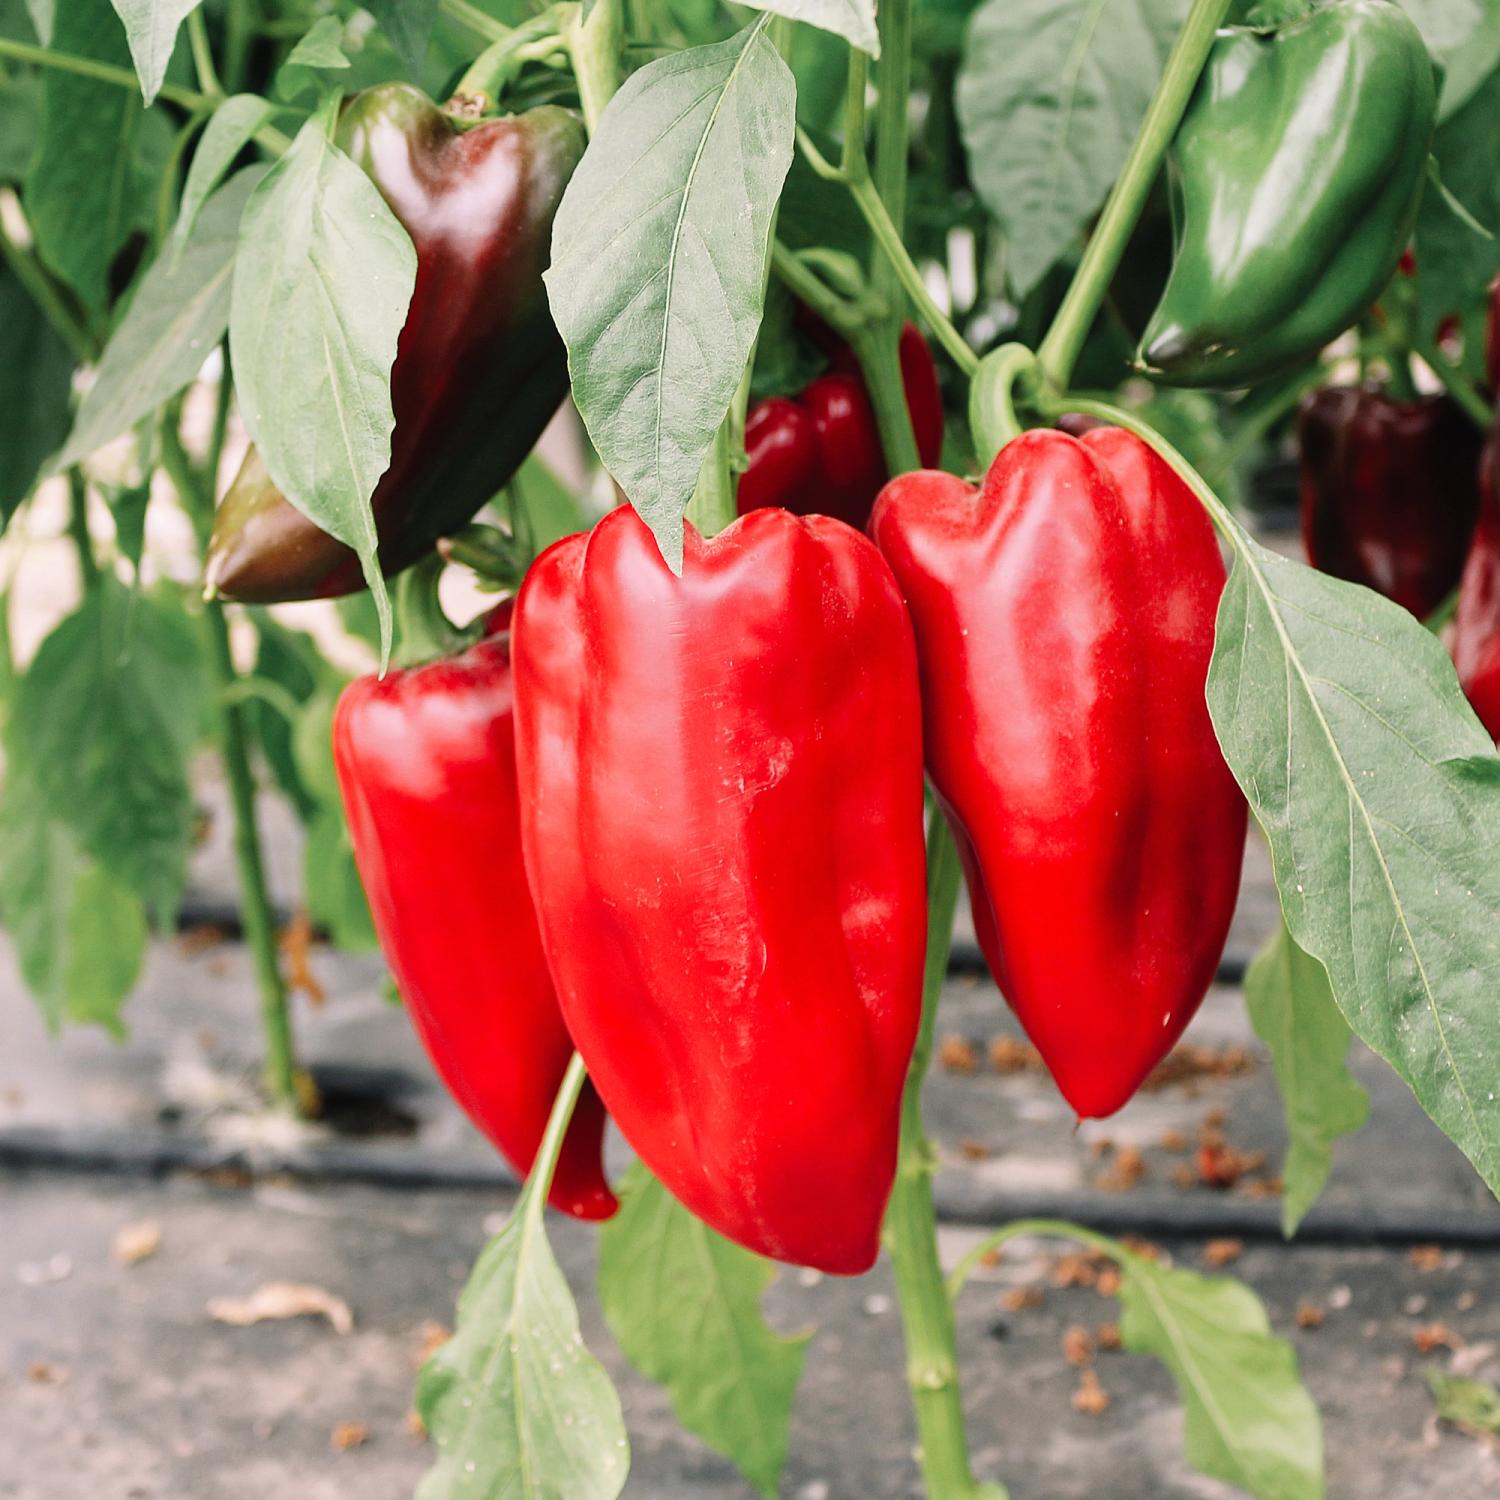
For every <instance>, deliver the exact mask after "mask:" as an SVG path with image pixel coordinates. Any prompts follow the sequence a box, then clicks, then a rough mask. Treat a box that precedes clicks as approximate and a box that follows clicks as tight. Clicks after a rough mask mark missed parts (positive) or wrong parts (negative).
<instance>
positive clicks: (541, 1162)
mask: <svg viewBox="0 0 1500 1500" xmlns="http://www.w3.org/2000/svg"><path fill="white" fill-rule="evenodd" d="M588 1076H589V1075H588V1070H587V1069H586V1068H585V1067H584V1066H583V1059H582V1058H581V1057H580V1056H579V1055H578V1054H577V1053H576V1052H575V1053H574V1054H573V1056H572V1057H571V1058H570V1059H569V1060H568V1070H567V1072H566V1073H564V1074H563V1080H562V1082H561V1083H560V1084H559V1085H558V1087H557V1097H556V1098H555V1099H554V1100H553V1101H552V1113H551V1114H550V1115H548V1116H547V1129H546V1131H545V1133H544V1134H543V1136H542V1144H541V1145H540V1146H538V1147H537V1148H536V1156H535V1157H534V1158H533V1160H532V1163H531V1175H530V1176H529V1177H527V1179H526V1186H525V1187H524V1188H522V1190H521V1202H520V1204H519V1205H518V1210H519V1212H521V1213H523V1214H525V1215H526V1217H527V1218H528V1219H529V1220H530V1221H531V1222H532V1224H533V1225H535V1224H536V1223H538V1222H539V1221H540V1220H541V1217H542V1209H543V1208H544V1207H545V1206H546V1203H547V1194H548V1193H549V1192H550V1191H551V1190H552V1175H553V1173H554V1172H556V1171H557V1159H558V1157H559V1156H561V1155H562V1144H563V1138H564V1137H565V1136H566V1135H567V1133H568V1122H569V1121H570V1120H572V1118H573V1110H574V1108H575V1107H576V1105H577V1104H578V1096H579V1095H580V1094H581V1093H582V1092H583V1083H584V1080H585V1079H586V1078H587V1077H588Z"/></svg>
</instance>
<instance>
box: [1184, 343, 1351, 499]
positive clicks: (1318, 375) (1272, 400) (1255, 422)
mask: <svg viewBox="0 0 1500 1500" xmlns="http://www.w3.org/2000/svg"><path fill="white" fill-rule="evenodd" d="M1327 374H1328V371H1327V370H1326V369H1325V368H1324V367H1323V366H1322V365H1321V364H1313V365H1311V366H1309V367H1308V368H1307V369H1306V370H1303V371H1302V372H1301V374H1300V375H1297V376H1294V377H1293V378H1292V379H1290V380H1289V381H1288V382H1287V383H1286V384H1285V385H1284V386H1282V388H1281V389H1280V390H1278V391H1274V392H1272V393H1271V394H1270V395H1269V396H1267V397H1266V398H1265V399H1263V400H1259V401H1257V402H1256V403H1255V406H1254V409H1253V410H1248V411H1245V412H1244V415H1243V416H1241V417H1240V420H1239V422H1238V424H1237V425H1236V427H1235V429H1234V436H1233V437H1232V438H1231V439H1230V440H1229V442H1228V443H1227V444H1226V445H1225V447H1224V451H1223V453H1222V455H1221V456H1220V458H1219V461H1218V463H1217V464H1215V465H1214V467H1213V469H1212V470H1210V471H1208V472H1207V473H1205V475H1204V478H1205V479H1208V480H1210V481H1215V480H1220V479H1222V478H1224V476H1225V475H1226V474H1229V473H1230V472H1232V470H1233V469H1234V466H1235V465H1236V464H1237V463H1238V462H1239V461H1240V460H1241V459H1242V458H1243V457H1244V456H1245V455H1246V454H1247V453H1248V452H1249V451H1250V450H1251V449H1252V448H1253V447H1254V446H1255V445H1256V443H1258V442H1259V441H1260V440H1261V438H1263V437H1264V436H1265V435H1266V433H1268V432H1269V431H1270V430H1271V428H1273V427H1274V426H1275V425H1276V424H1277V423H1278V422H1279V421H1280V420H1281V419H1282V418H1283V417H1284V416H1286V414H1287V413H1288V412H1290V411H1291V410H1292V409H1293V408H1294V407H1295V406H1296V405H1297V404H1298V402H1300V401H1301V400H1302V398H1303V397H1304V396H1305V395H1306V394H1307V393H1308V392H1309V391H1311V390H1316V389H1317V387H1318V386H1320V385H1322V384H1323V381H1324V380H1325V378H1326V377H1327ZM1247 404H1248V403H1247Z"/></svg>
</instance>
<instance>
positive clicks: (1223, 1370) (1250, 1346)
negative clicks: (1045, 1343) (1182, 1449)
mask: <svg viewBox="0 0 1500 1500" xmlns="http://www.w3.org/2000/svg"><path fill="white" fill-rule="evenodd" d="M1120 1266H1121V1270H1122V1271H1123V1272H1124V1276H1123V1277H1122V1279H1121V1283H1120V1303H1121V1307H1122V1311H1123V1316H1122V1318H1121V1320H1120V1334H1121V1337H1122V1338H1123V1340H1124V1343H1125V1347H1126V1348H1127V1349H1129V1350H1131V1351H1133V1352H1135V1353H1141V1354H1154V1355H1156V1357H1157V1358H1158V1359H1160V1360H1161V1361H1162V1362H1163V1363H1164V1364H1165V1365H1166V1366H1167V1367H1168V1368H1169V1369H1170V1370H1171V1371H1172V1374H1173V1376H1174V1377H1175V1378H1176V1381H1177V1388H1178V1390H1179V1391H1180V1392H1181V1395H1182V1401H1183V1406H1184V1408H1185V1410H1186V1414H1187V1455H1188V1459H1189V1461H1190V1462H1191V1463H1192V1464H1193V1466H1194V1467H1195V1468H1197V1469H1200V1470H1201V1471H1202V1472H1203V1473H1205V1474H1210V1475H1212V1476H1213V1477H1214V1478H1216V1479H1223V1480H1227V1481H1228V1482H1229V1483H1230V1484H1236V1485H1239V1486H1240V1487H1241V1488H1242V1489H1245V1490H1248V1491H1249V1492H1250V1493H1251V1494H1252V1495H1254V1496H1256V1500H1321V1497H1322V1495H1323V1432H1322V1424H1321V1423H1320V1422H1319V1420H1318V1409H1317V1407H1315V1406H1314V1405H1313V1402H1312V1398H1311V1397H1310V1396H1309V1395H1308V1394H1307V1391H1306V1390H1305V1389H1304V1388H1303V1386H1302V1383H1301V1381H1300V1380H1299V1379H1298V1376H1297V1356H1296V1354H1295V1353H1293V1351H1292V1347H1291V1345H1290V1344H1288V1343H1286V1342H1285V1341H1284V1340H1282V1339H1279V1338H1276V1337H1275V1336H1274V1335H1273V1334H1272V1333H1271V1329H1270V1324H1269V1323H1268V1322H1267V1321H1266V1312H1265V1309H1264V1308H1263V1307H1262V1306H1261V1305H1260V1302H1259V1300H1258V1299H1257V1298H1256V1296H1255V1293H1254V1292H1252V1291H1251V1290H1250V1288H1249V1287H1247V1286H1244V1285H1242V1284H1241V1283H1240V1282H1237V1281H1234V1280H1231V1279H1230V1278H1227V1277H1213V1278H1209V1277H1205V1276H1199V1275H1196V1274H1195V1273H1194V1272H1192V1271H1174V1270H1168V1269H1165V1268H1164V1267H1161V1266H1158V1265H1155V1264H1153V1263H1152V1262H1151V1261H1148V1260H1144V1259H1142V1258H1141V1257H1139V1256H1136V1255H1126V1256H1123V1257H1122V1258H1121V1262H1120Z"/></svg>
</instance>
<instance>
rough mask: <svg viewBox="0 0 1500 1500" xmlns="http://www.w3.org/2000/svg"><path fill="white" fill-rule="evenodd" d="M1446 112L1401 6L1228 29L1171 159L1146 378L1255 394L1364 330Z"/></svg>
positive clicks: (1335, 3)
mask: <svg viewBox="0 0 1500 1500" xmlns="http://www.w3.org/2000/svg"><path fill="white" fill-rule="evenodd" d="M1436 106H1437V90H1436V87H1435V85H1434V80H1433V71H1432V63H1431V60H1430V58H1429V57H1428V53H1427V49H1426V47H1425V46H1424V44H1423V42H1422V38H1421V35H1420V34H1419V32H1418V31H1417V28H1416V26H1415V25H1414V24H1413V23H1412V21H1411V20H1410V19H1409V18H1408V17H1407V15H1406V14H1405V12H1404V11H1402V10H1401V9H1400V7H1399V6H1397V5H1395V4H1394V3H1392V0H1329V3H1327V4H1322V5H1319V6H1318V7H1317V8H1316V9H1314V10H1313V11H1312V12H1311V13H1310V14H1308V15H1306V16H1304V17H1302V18H1300V19H1298V20H1295V21H1291V22H1289V23H1287V24H1286V25H1284V26H1281V27H1280V28H1278V29H1277V30H1276V31H1274V32H1271V33H1269V34H1261V33H1257V32H1254V31H1250V30H1247V29H1244V28H1241V27H1230V28H1227V29H1225V30H1223V31H1221V32H1220V33H1219V37H1218V40H1217V41H1216V42H1215V44H1214V48H1213V51H1212V53H1211V54H1210V56H1209V60H1208V65H1207V67H1206V68H1205V70H1204V73H1203V76H1202V78H1201V79H1200V80H1199V83H1198V88H1197V91H1196V93H1195V94H1194V95H1193V99H1192V102H1191V103H1190V105H1189V106H1188V111H1187V114H1186V115H1185V116H1184V118H1183V121H1182V124H1181V125H1180V126H1179V128H1178V131H1177V135H1176V137H1175V139H1174V140H1173V142H1172V147H1171V151H1170V153H1169V155H1168V164H1169V171H1170V183H1171V189H1172V199H1173V220H1174V228H1175V238H1176V247H1175V253H1174V256H1173V261H1172V270H1171V275H1170V276H1169V278H1168V280H1167V285H1166V289H1165V291H1164V292H1163V293H1162V299H1161V303H1160V305H1159V306H1158V307H1157V309H1156V312H1155V313H1154V314H1153V315H1152V318H1151V321H1150V323H1149V325H1148V326H1147V328H1146V332H1145V335H1144V336H1143V338H1142V340H1141V350H1140V355H1139V363H1140V366H1141V368H1142V369H1144V370H1145V372H1146V373H1147V374H1149V375H1151V376H1152V377H1153V378H1155V379H1157V380H1159V381H1162V382H1164V383H1166V384H1168V385H1188V386H1222V387H1232V386H1244V385H1251V384H1253V383H1254V382H1256V381H1258V380H1262V379H1264V378H1265V377H1267V376H1269V375H1274V374H1276V373H1277V372H1278V371H1280V370H1283V369H1285V368H1287V367H1289V366H1291V365H1294V364H1296V363H1297V362H1298V361H1299V360H1301V359H1305V358H1308V357H1310V356H1311V355H1313V354H1315V353H1316V352H1317V351H1318V350H1319V349H1321V348H1322V347H1323V345H1324V344H1326V343H1328V341H1329V340H1330V339H1332V338H1334V337H1335V336H1336V335H1338V334H1339V333H1341V332H1343V330H1344V329H1345V328H1347V327H1348V326H1349V325H1350V324H1351V323H1353V322H1355V321H1356V320H1357V319H1358V318H1359V317H1360V315H1361V314H1362V313H1363V312H1364V311H1365V310H1366V309H1367V308H1368V307H1369V306H1370V305H1371V303H1373V302H1374V301H1375V299H1376V298H1377V297H1378V296H1379V295H1380V293H1381V291H1382V289H1383V288H1384V287H1385V284H1386V282H1387V281H1389V280H1390V277H1391V275H1392V273H1393V272H1394V271H1395V269H1396V265H1397V262H1398V261H1399V260H1400V259H1401V254H1402V251H1403V250H1404V249H1405V248H1406V244H1407V242H1408V240H1409V239H1410V238H1411V232H1412V226H1413V224H1414V223H1415V221H1416V213H1417V204H1418V201H1419V199H1420V197H1421V192H1422V184H1423V177H1424V173H1425V171H1426V165H1427V153H1428V150H1429V149H1430V147H1431V144H1432V131H1433V122H1434V119H1435V116H1436Z"/></svg>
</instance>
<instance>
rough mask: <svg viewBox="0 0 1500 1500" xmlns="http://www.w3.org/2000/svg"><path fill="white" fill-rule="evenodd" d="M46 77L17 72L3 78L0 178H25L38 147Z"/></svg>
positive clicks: (15, 180) (0, 92)
mask: <svg viewBox="0 0 1500 1500" xmlns="http://www.w3.org/2000/svg"><path fill="white" fill-rule="evenodd" d="M41 108H42V80H41V79H40V78H38V77H36V76H35V75H34V74H30V73H15V74H12V75H11V77H9V78H6V79H5V80H4V81H3V82H0V182H8V183H19V182H22V181H24V179H25V177H26V173H27V170H28V169H29V168H30V166H31V158H32V155H33V153H34V152H35V151H36V142H37V118H38V116H39V115H40V113H41Z"/></svg>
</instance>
